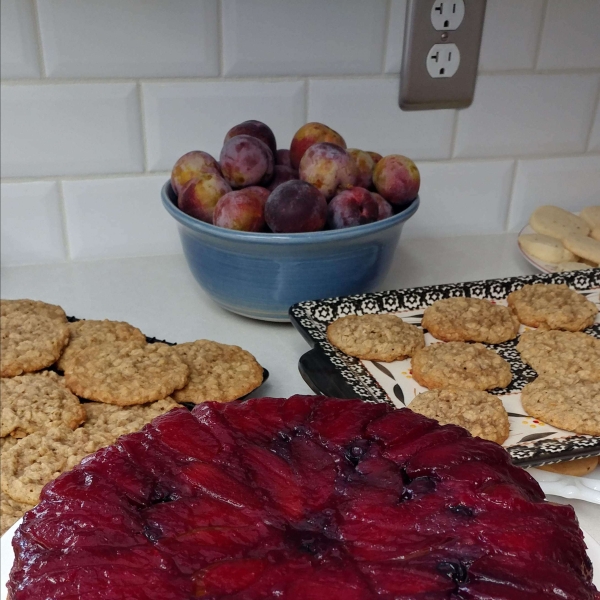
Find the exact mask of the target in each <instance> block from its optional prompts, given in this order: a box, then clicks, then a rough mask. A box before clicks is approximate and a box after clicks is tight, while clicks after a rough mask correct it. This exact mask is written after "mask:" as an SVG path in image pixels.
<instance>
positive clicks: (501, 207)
mask: <svg viewBox="0 0 600 600" xmlns="http://www.w3.org/2000/svg"><path fill="white" fill-rule="evenodd" d="M417 166H418V167H419V171H420V172H421V190H420V191H419V196H420V198H421V206H420V207H419V210H418V211H417V214H416V215H415V216H414V217H413V218H412V219H411V220H410V222H409V223H407V224H406V226H405V229H404V232H403V234H402V235H403V236H405V237H407V238H425V237H450V236H454V235H468V234H471V235H475V234H483V233H501V232H502V231H504V226H505V223H506V213H507V210H508V199H509V197H510V188H511V184H512V178H513V170H514V161H512V160H500V161H473V162H463V161H457V162H430V163H429V162H419V163H417Z"/></svg>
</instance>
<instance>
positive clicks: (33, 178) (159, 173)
mask: <svg viewBox="0 0 600 600" xmlns="http://www.w3.org/2000/svg"><path fill="white" fill-rule="evenodd" d="M153 176H157V177H158V176H164V177H170V176H171V172H170V171H148V172H147V173H146V172H143V173H142V172H139V171H138V172H137V173H97V174H94V173H89V174H85V175H40V176H39V177H36V176H30V177H2V178H1V179H0V181H1V182H2V183H7V184H8V183H35V182H38V181H56V180H57V177H59V178H60V179H61V181H63V182H70V181H93V180H95V179H102V180H106V179H128V178H139V179H141V178H142V177H153Z"/></svg>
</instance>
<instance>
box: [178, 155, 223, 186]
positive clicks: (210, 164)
mask: <svg viewBox="0 0 600 600" xmlns="http://www.w3.org/2000/svg"><path fill="white" fill-rule="evenodd" d="M201 173H214V174H215V175H221V169H220V168H219V163H218V162H217V161H216V160H215V159H214V158H213V157H212V156H211V155H210V154H208V153H207V152H202V151H201V150H192V151H191V152H188V153H187V154H184V155H183V156H182V157H181V158H179V159H178V160H177V162H176V163H175V166H174V167H173V170H172V171H171V186H172V187H173V190H174V191H175V193H176V194H177V195H178V196H179V194H181V192H182V190H183V188H184V187H185V186H186V185H187V184H188V183H189V182H190V181H191V180H192V179H194V178H196V177H198V175H200V174H201Z"/></svg>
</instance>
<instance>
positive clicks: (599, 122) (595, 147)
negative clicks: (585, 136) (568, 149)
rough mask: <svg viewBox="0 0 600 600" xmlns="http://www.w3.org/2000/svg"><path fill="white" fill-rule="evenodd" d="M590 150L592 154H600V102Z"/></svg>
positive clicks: (593, 126) (591, 135)
mask: <svg viewBox="0 0 600 600" xmlns="http://www.w3.org/2000/svg"><path fill="white" fill-rule="evenodd" d="M588 150H589V151H590V152H600V102H598V108H596V118H595V119H594V124H593V125H592V132H591V134H590V144H589V147H588Z"/></svg>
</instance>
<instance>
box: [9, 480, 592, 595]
mask: <svg viewBox="0 0 600 600" xmlns="http://www.w3.org/2000/svg"><path fill="white" fill-rule="evenodd" d="M542 473H543V471H542ZM20 524H21V521H20V520H19V521H17V522H16V523H15V524H14V525H13V526H12V527H11V528H10V529H9V530H8V531H7V532H6V533H5V534H4V535H3V536H2V539H0V556H1V557H2V559H1V563H0V566H1V567H2V568H1V570H0V590H1V592H0V599H1V600H6V596H7V590H6V583H7V582H8V576H9V573H10V569H11V567H12V564H13V561H14V558H15V555H14V553H13V549H12V544H11V540H12V537H13V535H14V533H15V531H16V530H17V528H18V527H19V525H20ZM583 540H584V542H585V544H586V546H587V553H588V556H589V557H590V560H591V561H592V565H593V566H594V580H593V581H594V585H595V586H596V587H597V588H598V589H600V544H598V542H597V541H596V540H595V539H594V538H592V537H591V536H590V535H589V534H587V533H586V532H585V531H584V532H583Z"/></svg>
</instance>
